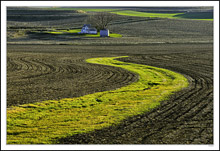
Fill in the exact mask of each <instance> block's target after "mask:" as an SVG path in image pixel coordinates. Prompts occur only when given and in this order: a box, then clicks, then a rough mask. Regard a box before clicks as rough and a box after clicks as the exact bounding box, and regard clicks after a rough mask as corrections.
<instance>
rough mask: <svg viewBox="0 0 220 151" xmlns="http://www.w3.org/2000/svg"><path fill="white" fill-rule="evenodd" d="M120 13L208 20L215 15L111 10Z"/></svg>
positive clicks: (211, 19) (137, 15)
mask: <svg viewBox="0 0 220 151" xmlns="http://www.w3.org/2000/svg"><path fill="white" fill-rule="evenodd" d="M111 13H114V14H118V15H124V16H136V17H151V18H155V17H157V18H170V19H192V20H207V21H213V16H212V15H211V13H208V14H204V13H197V14H196V13H147V12H138V11H132V10H122V11H114V12H111Z"/></svg>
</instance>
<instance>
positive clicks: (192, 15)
mask: <svg viewBox="0 0 220 151" xmlns="http://www.w3.org/2000/svg"><path fill="white" fill-rule="evenodd" d="M47 9H48V8H47ZM49 9H52V10H82V11H85V12H110V13H114V14H118V15H125V16H136V17H158V18H171V19H198V20H209V21H213V13H212V12H186V13H167V12H166V13H163V12H160V13H148V12H139V11H134V10H122V9H109V8H106V9H98V8H97V9H95V8H62V7H61V8H49Z"/></svg>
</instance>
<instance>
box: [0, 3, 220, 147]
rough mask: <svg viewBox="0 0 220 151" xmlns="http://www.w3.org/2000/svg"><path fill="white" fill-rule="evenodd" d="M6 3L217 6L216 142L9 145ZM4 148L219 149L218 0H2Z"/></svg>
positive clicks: (2, 138)
mask: <svg viewBox="0 0 220 151" xmlns="http://www.w3.org/2000/svg"><path fill="white" fill-rule="evenodd" d="M7 6H73V7H74V6H85V7H86V6H134V7H135V6H142V7H144V6H148V7H150V6H214V31H215V32H214V71H215V72H214V110H215V112H214V145H6V7H7ZM1 132H2V133H1V148H2V149H3V150H100V149H102V150H107V149H108V150H179V149H181V150H219V2H218V1H217V2H216V1H126V2H125V1H2V2H1Z"/></svg>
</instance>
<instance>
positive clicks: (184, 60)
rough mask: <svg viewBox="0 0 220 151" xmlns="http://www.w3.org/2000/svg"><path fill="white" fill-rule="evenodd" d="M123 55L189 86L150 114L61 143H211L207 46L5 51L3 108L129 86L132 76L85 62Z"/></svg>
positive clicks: (209, 54)
mask: <svg viewBox="0 0 220 151" xmlns="http://www.w3.org/2000/svg"><path fill="white" fill-rule="evenodd" d="M113 48H114V49H113ZM122 54H123V55H129V56H130V57H129V58H123V59H120V60H122V61H126V62H132V63H138V64H145V65H151V66H156V67H161V68H165V69H169V70H172V71H175V72H178V73H181V74H183V75H185V77H187V78H188V80H189V83H190V85H189V87H188V88H186V89H184V90H182V91H180V92H177V93H175V94H174V95H172V97H171V98H170V99H169V100H167V101H163V102H162V103H161V105H160V106H158V107H157V108H155V109H153V110H151V111H150V112H147V113H145V114H143V115H138V116H135V117H132V118H129V119H126V120H124V121H122V122H121V124H119V125H117V126H111V127H108V128H104V129H102V130H96V131H94V132H91V133H85V134H77V135H74V136H71V137H68V138H63V139H62V140H59V141H60V143H61V144H63V143H65V144H212V143H213V59H212V58H213V50H212V45H211V44H161V45H156V44H155V45H142V46H109V47H108V46H68V45H55V46H54V45H8V52H7V57H8V60H7V62H8V63H7V102H8V103H7V105H8V107H10V106H11V105H19V104H25V103H31V102H38V101H44V100H49V99H59V98H68V97H76V96H82V95H85V94H90V93H94V92H98V91H106V90H112V89H116V88H119V87H121V86H124V85H128V84H130V83H132V82H134V81H136V80H137V79H138V77H137V75H136V74H133V73H131V72H129V71H126V70H124V69H121V68H116V67H110V66H104V65H95V64H88V63H86V62H85V61H84V59H87V58H92V57H104V56H108V57H109V56H118V55H122Z"/></svg>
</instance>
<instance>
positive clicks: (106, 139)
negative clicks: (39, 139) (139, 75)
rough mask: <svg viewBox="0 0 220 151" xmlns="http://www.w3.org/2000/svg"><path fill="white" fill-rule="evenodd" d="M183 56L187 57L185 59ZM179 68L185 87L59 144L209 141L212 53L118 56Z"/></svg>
mask: <svg viewBox="0 0 220 151" xmlns="http://www.w3.org/2000/svg"><path fill="white" fill-rule="evenodd" d="M186 58H187V60H186ZM119 60H120V61H123V62H129V63H140V64H143V65H153V66H157V67H161V68H166V69H169V70H172V71H176V72H179V73H181V74H183V75H186V77H187V78H188V80H189V86H188V87H187V88H186V89H183V90H181V91H178V92H177V93H175V94H174V95H172V96H171V97H170V98H169V100H167V101H163V102H161V104H160V105H159V106H158V107H156V108H154V109H152V110H151V111H149V112H146V113H144V114H142V115H137V116H133V117H131V118H127V119H126V120H124V121H122V122H121V123H120V124H119V125H117V126H111V127H109V128H105V129H102V130H96V131H94V132H90V133H85V134H77V135H74V136H72V137H67V138H65V139H62V140H60V142H61V143H62V144H213V53H212V51H204V52H200V53H198V52H194V53H193V52H190V53H187V52H185V53H176V54H173V53H166V54H151V55H150V54H149V55H142V56H132V57H129V58H119Z"/></svg>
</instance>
